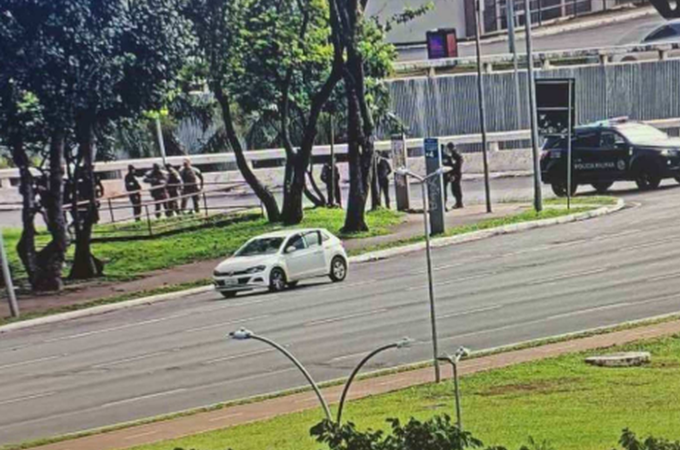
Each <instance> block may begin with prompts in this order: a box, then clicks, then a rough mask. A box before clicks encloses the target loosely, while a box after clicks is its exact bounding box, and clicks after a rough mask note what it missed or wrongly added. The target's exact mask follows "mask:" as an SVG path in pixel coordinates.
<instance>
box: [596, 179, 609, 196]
mask: <svg viewBox="0 0 680 450" xmlns="http://www.w3.org/2000/svg"><path fill="white" fill-rule="evenodd" d="M612 184H614V183H613V182H611V181H603V182H600V183H593V184H592V186H593V188H594V189H595V191H596V192H597V193H598V194H604V193H605V192H607V190H609V188H610V187H612Z"/></svg>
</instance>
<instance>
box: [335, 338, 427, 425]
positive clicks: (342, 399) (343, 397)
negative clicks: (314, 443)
mask: <svg viewBox="0 0 680 450" xmlns="http://www.w3.org/2000/svg"><path fill="white" fill-rule="evenodd" d="M413 342H414V341H413V339H410V338H407V337H406V338H404V339H402V340H400V341H398V342H394V343H392V344H389V345H385V346H382V347H380V348H377V349H375V350H373V351H372V352H371V353H369V354H368V355H366V357H365V358H364V359H362V360H361V362H360V363H359V365H357V366H356V367H355V368H354V370H353V371H352V375H350V376H349V378H348V379H347V382H346V383H345V387H344V389H343V390H342V395H341V396H340V404H339V406H338V418H337V423H338V425H339V424H340V421H341V420H342V410H343V408H344V406H345V400H346V399H347V394H348V393H349V388H350V386H351V385H352V382H353V381H354V378H355V377H356V376H357V374H358V373H359V371H360V370H361V368H362V367H364V366H365V365H366V363H367V362H368V361H369V360H370V359H371V358H373V357H374V356H376V355H377V354H378V353H382V352H384V351H386V350H391V349H393V348H398V349H401V348H408V347H410V346H411V344H413Z"/></svg>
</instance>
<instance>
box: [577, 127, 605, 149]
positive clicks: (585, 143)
mask: <svg viewBox="0 0 680 450" xmlns="http://www.w3.org/2000/svg"><path fill="white" fill-rule="evenodd" d="M599 144H600V137H599V133H597V132H595V131H593V132H588V133H583V134H580V135H578V136H576V139H575V140H574V143H573V145H574V147H580V148H595V147H597V146H598V145H599Z"/></svg>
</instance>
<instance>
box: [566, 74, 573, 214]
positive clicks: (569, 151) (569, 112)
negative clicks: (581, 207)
mask: <svg viewBox="0 0 680 450" xmlns="http://www.w3.org/2000/svg"><path fill="white" fill-rule="evenodd" d="M571 84H572V83H571V80H570V81H569V91H568V92H569V101H568V104H569V108H568V110H567V114H568V115H569V118H568V119H567V125H568V128H567V209H568V210H570V209H571V127H572V125H573V124H572V123H571V108H572V107H573V105H572V101H571V90H572V86H571Z"/></svg>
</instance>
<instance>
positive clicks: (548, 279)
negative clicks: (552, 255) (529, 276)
mask: <svg viewBox="0 0 680 450" xmlns="http://www.w3.org/2000/svg"><path fill="white" fill-rule="evenodd" d="M610 269H611V268H610V267H602V268H601V269H595V270H582V271H580V272H570V273H564V274H562V275H555V276H553V277H546V278H539V279H538V280H534V281H530V282H528V283H526V284H527V286H536V285H539V284H545V283H551V282H554V281H562V280H568V279H570V278H576V277H581V276H588V275H597V274H599V273H603V272H606V271H608V270H610Z"/></svg>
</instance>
